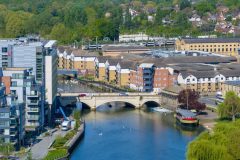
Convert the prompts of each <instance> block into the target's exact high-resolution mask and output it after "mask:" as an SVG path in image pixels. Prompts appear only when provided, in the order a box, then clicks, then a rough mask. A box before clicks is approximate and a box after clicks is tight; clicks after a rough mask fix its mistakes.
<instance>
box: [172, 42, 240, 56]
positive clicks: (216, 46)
mask: <svg viewBox="0 0 240 160" xmlns="http://www.w3.org/2000/svg"><path fill="white" fill-rule="evenodd" d="M175 45H176V50H178V51H204V52H212V53H217V54H222V55H227V56H235V57H237V56H238V55H239V53H240V38H187V39H178V40H176V42H175Z"/></svg>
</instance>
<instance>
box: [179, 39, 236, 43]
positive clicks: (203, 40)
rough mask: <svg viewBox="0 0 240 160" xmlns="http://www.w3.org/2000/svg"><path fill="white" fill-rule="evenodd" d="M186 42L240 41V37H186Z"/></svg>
mask: <svg viewBox="0 0 240 160" xmlns="http://www.w3.org/2000/svg"><path fill="white" fill-rule="evenodd" d="M182 40H183V41H184V42H185V43H240V38H186V39H182Z"/></svg>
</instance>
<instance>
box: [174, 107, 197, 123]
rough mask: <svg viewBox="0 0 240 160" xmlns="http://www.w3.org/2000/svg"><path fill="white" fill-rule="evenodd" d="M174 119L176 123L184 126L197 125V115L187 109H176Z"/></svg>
mask: <svg viewBox="0 0 240 160" xmlns="http://www.w3.org/2000/svg"><path fill="white" fill-rule="evenodd" d="M175 117H176V119H177V121H179V122H180V123H181V124H184V125H198V124H199V120H198V118H197V115H196V114H195V113H193V112H191V111H190V110H187V109H180V108H178V109H176V114H175Z"/></svg>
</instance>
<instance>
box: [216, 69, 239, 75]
mask: <svg viewBox="0 0 240 160" xmlns="http://www.w3.org/2000/svg"><path fill="white" fill-rule="evenodd" d="M219 72H220V73H221V74H222V75H224V76H225V77H240V69H237V70H220V71H219Z"/></svg>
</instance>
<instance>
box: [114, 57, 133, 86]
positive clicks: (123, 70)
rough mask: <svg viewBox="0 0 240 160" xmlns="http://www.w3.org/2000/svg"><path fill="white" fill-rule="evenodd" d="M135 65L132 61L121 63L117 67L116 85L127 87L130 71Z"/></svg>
mask: <svg viewBox="0 0 240 160" xmlns="http://www.w3.org/2000/svg"><path fill="white" fill-rule="evenodd" d="M135 66H136V64H135V63H134V62H132V61H121V62H120V63H119V64H118V65H117V85H118V86H121V87H129V85H130V70H131V69H135Z"/></svg>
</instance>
